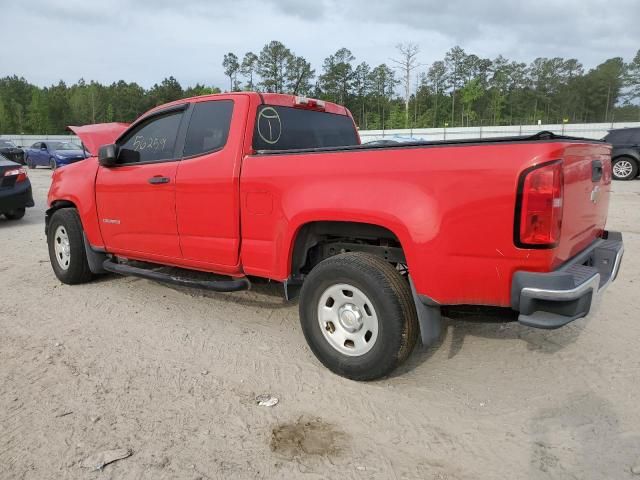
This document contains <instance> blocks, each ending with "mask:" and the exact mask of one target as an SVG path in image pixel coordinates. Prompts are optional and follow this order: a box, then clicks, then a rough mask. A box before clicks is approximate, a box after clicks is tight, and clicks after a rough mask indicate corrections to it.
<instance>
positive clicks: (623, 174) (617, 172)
mask: <svg viewBox="0 0 640 480" xmlns="http://www.w3.org/2000/svg"><path fill="white" fill-rule="evenodd" d="M612 170H613V178H615V179H616V180H633V179H634V178H636V177H637V176H638V163H637V162H636V161H635V160H634V159H632V158H630V157H618V158H616V159H614V160H613V164H612Z"/></svg>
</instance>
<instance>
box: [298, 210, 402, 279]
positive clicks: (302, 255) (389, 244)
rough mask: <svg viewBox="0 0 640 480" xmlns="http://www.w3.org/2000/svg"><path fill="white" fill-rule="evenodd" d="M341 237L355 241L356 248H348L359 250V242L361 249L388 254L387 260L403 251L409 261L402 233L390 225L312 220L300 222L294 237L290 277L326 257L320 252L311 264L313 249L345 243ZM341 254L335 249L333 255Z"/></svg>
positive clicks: (381, 255)
mask: <svg viewBox="0 0 640 480" xmlns="http://www.w3.org/2000/svg"><path fill="white" fill-rule="evenodd" d="M340 240H347V241H353V242H355V243H354V247H353V250H347V251H358V249H357V248H358V247H357V246H356V245H358V244H359V245H362V250H361V251H368V253H372V254H375V255H377V256H380V257H382V258H385V256H386V258H385V259H386V260H388V261H391V260H393V259H395V260H397V259H398V254H399V253H400V252H401V254H402V260H403V263H404V262H406V256H405V251H406V250H405V249H404V248H403V242H402V240H401V235H398V234H397V233H396V232H394V231H393V230H392V229H391V228H389V226H388V225H384V224H381V223H368V222H362V221H352V220H310V221H307V222H305V223H303V224H301V225H299V226H298V228H297V229H296V230H295V232H294V234H293V236H292V238H291V242H290V248H289V261H288V272H289V275H290V278H295V277H296V276H300V275H301V273H302V272H303V270H304V269H305V268H306V269H310V268H312V267H313V266H314V265H315V264H317V263H318V262H319V261H321V260H322V259H324V258H327V256H322V255H321V256H319V257H317V258H315V259H311V262H312V264H309V261H310V259H309V254H310V252H311V251H312V249H314V248H317V247H318V246H319V245H321V244H323V243H336V244H342V243H344V242H341V241H340ZM405 243H406V242H405ZM372 247H380V248H372ZM398 250H399V251H400V252H398ZM338 253H341V252H340V251H336V252H335V253H334V254H338Z"/></svg>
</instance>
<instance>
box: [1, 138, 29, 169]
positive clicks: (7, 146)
mask: <svg viewBox="0 0 640 480" xmlns="http://www.w3.org/2000/svg"><path fill="white" fill-rule="evenodd" d="M0 155H3V156H4V157H6V158H8V159H9V160H13V161H14V162H18V163H19V164H21V165H24V150H23V149H21V148H20V147H17V146H16V144H15V143H13V142H12V141H11V140H0Z"/></svg>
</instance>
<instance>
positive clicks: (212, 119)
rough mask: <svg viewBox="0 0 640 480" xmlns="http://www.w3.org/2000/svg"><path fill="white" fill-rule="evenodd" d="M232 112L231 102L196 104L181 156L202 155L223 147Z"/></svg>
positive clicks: (220, 101) (227, 134) (219, 101)
mask: <svg viewBox="0 0 640 480" xmlns="http://www.w3.org/2000/svg"><path fill="white" fill-rule="evenodd" d="M232 112H233V102H232V101H231V100H218V101H212V102H200V103H196V104H195V105H194V107H193V114H192V115H191V120H190V121H189V129H188V130H187V137H186V139H185V142H184V152H183V156H184V157H192V156H194V155H202V154H203V153H207V152H212V151H214V150H217V149H219V148H222V147H224V145H225V143H227V137H228V136H229V126H230V125H231V113H232Z"/></svg>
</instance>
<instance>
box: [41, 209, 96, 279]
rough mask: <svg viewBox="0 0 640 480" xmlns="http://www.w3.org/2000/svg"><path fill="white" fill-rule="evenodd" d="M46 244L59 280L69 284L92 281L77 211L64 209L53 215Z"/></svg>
mask: <svg viewBox="0 0 640 480" xmlns="http://www.w3.org/2000/svg"><path fill="white" fill-rule="evenodd" d="M47 244H48V246H49V260H50V261H51V266H52V267H53V272H54V273H55V274H56V277H58V280H60V281H61V282H62V283H66V284H69V285H74V284H77V283H85V282H88V281H89V280H91V277H92V275H91V270H90V269H89V263H88V262H87V253H86V251H85V249H84V239H83V237H82V224H81V222H80V217H79V216H78V212H76V210H75V209H74V208H61V209H60V210H56V211H55V212H54V214H53V216H52V217H51V221H50V222H49V228H48V233H47Z"/></svg>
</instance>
